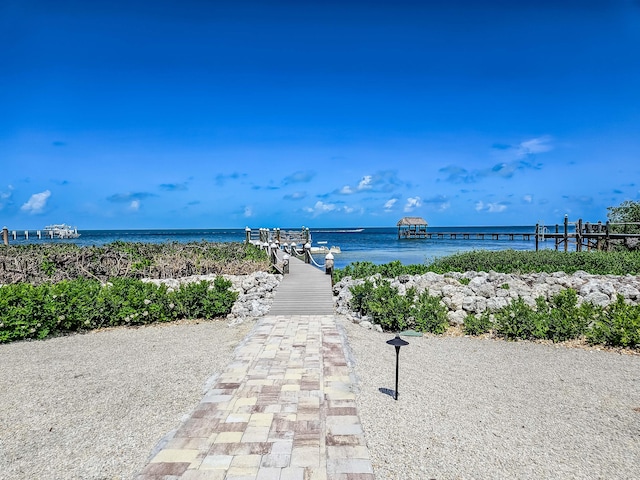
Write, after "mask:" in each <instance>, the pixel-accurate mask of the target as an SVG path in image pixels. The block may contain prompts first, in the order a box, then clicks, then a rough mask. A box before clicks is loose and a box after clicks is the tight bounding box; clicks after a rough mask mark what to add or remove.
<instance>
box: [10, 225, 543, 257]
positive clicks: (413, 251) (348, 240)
mask: <svg viewBox="0 0 640 480" xmlns="http://www.w3.org/2000/svg"><path fill="white" fill-rule="evenodd" d="M292 230H299V229H292ZM428 231H429V232H434V233H435V232H458V233H471V234H474V233H477V232H480V233H492V232H493V233H501V232H508V233H533V232H535V226H533V225H532V226H516V227H513V226H508V227H429V228H428ZM79 233H80V234H81V236H80V238H78V239H74V240H44V239H43V240H38V239H35V238H34V237H35V236H34V235H33V232H32V234H31V235H32V236H31V238H30V239H29V241H26V240H24V237H22V238H18V239H17V240H15V241H14V240H12V241H11V244H25V243H44V242H65V243H75V244H78V245H103V244H106V243H111V242H114V241H116V240H122V241H126V242H150V243H162V242H197V241H202V240H205V241H208V242H242V241H244V238H245V232H244V229H243V228H242V229H193V230H79ZM311 236H312V240H313V242H312V244H313V246H318V245H321V244H325V243H324V242H326V244H325V245H326V246H328V247H330V246H332V245H336V246H338V247H340V249H341V250H342V253H340V254H336V255H335V265H336V268H342V267H344V266H345V265H347V264H349V263H351V262H356V261H370V262H373V263H377V264H380V263H387V262H391V261H393V260H400V261H401V262H402V263H404V264H414V263H425V262H427V263H429V262H431V261H432V260H433V259H434V258H436V257H442V256H445V255H450V254H453V253H457V252H462V251H468V250H481V249H484V250H506V249H514V250H534V249H535V239H534V236H533V235H532V236H531V239H530V240H522V239H521V238H517V239H516V240H508V239H506V237H505V238H504V239H502V238H501V239H500V240H492V239H491V238H490V237H489V238H485V239H484V240H476V239H475V238H474V237H473V235H472V238H471V239H469V240H463V239H460V238H459V239H456V240H449V239H436V238H433V239H414V240H406V239H405V240H398V231H397V229H396V228H394V227H392V228H365V229H363V230H362V231H361V232H354V231H353V229H330V228H323V229H313V228H312V229H311ZM318 242H322V243H321V244H319V243H318ZM541 248H553V241H549V240H547V241H546V242H543V243H541ZM314 258H315V259H316V261H317V262H318V263H324V255H315V257H314Z"/></svg>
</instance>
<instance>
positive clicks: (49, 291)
mask: <svg viewBox="0 0 640 480" xmlns="http://www.w3.org/2000/svg"><path fill="white" fill-rule="evenodd" d="M230 286H231V282H229V281H228V280H225V279H224V278H223V277H216V279H215V280H214V282H213V284H211V282H206V281H205V282H201V283H192V284H185V285H182V286H181V287H180V289H178V290H176V291H173V292H169V290H168V289H167V287H166V286H165V285H160V286H156V285H154V284H152V283H145V282H142V281H140V280H136V279H132V278H116V279H113V280H111V281H110V282H108V283H107V284H106V285H104V286H103V285H101V284H100V282H98V281H95V280H87V279H83V278H79V279H76V280H66V281H62V282H58V283H54V284H51V283H44V284H41V285H37V286H34V285H31V284H28V283H17V284H11V285H5V286H3V287H0V343H6V342H11V341H14V340H22V339H27V338H46V337H48V336H51V335H55V334H60V333H65V332H75V331H79V330H90V329H94V328H99V327H103V326H117V325H143V324H149V323H153V322H165V321H169V320H173V319H176V318H213V317H216V316H220V315H225V314H227V313H229V312H230V311H231V307H232V306H233V303H234V302H235V300H236V298H237V293H235V292H232V291H230V290H229V287H230Z"/></svg>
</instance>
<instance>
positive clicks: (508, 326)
mask: <svg viewBox="0 0 640 480" xmlns="http://www.w3.org/2000/svg"><path fill="white" fill-rule="evenodd" d="M543 302H544V300H543V299H538V301H537V303H538V304H539V305H540V304H541V303H543ZM494 318H495V329H496V333H497V334H498V335H501V336H503V337H505V338H507V339H509V340H517V339H523V340H534V339H538V338H546V335H547V331H548V329H549V327H548V325H547V322H546V320H545V315H544V313H540V312H537V311H536V310H534V309H533V308H531V307H530V306H529V305H527V303H526V302H525V301H524V300H523V299H522V298H520V297H519V298H516V299H515V300H514V301H513V302H511V303H510V304H509V305H507V306H506V307H503V308H501V309H499V310H496V312H494Z"/></svg>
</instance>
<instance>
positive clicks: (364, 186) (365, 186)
mask: <svg viewBox="0 0 640 480" xmlns="http://www.w3.org/2000/svg"><path fill="white" fill-rule="evenodd" d="M371 179H372V177H371V175H365V176H364V177H362V180H360V183H359V184H358V190H369V189H370V188H371Z"/></svg>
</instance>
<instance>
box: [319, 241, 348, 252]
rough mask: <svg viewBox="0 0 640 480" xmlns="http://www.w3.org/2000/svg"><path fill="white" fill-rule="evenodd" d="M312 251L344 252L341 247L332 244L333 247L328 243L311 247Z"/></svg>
mask: <svg viewBox="0 0 640 480" xmlns="http://www.w3.org/2000/svg"><path fill="white" fill-rule="evenodd" d="M318 243H320V242H318ZM311 253H342V250H340V247H338V246H335V245H332V246H331V248H329V247H327V246H326V245H321V246H319V247H311Z"/></svg>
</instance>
